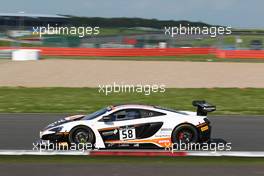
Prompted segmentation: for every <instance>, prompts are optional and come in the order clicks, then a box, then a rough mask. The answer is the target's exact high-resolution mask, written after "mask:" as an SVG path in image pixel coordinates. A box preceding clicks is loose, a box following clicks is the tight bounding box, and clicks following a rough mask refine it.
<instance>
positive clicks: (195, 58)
mask: <svg viewBox="0 0 264 176" xmlns="http://www.w3.org/2000/svg"><path fill="white" fill-rule="evenodd" d="M41 59H87V60H131V61H188V62H250V63H263V62H264V59H255V58H252V59H222V58H221V59H220V58H217V57H216V56H214V55H212V54H208V55H189V56H151V57H144V56H137V57H97V56H42V57H41Z"/></svg>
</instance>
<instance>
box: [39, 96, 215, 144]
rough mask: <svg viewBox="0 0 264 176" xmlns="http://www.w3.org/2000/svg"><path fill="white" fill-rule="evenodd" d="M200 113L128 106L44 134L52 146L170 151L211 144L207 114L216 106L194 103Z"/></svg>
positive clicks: (63, 122) (60, 123)
mask: <svg viewBox="0 0 264 176" xmlns="http://www.w3.org/2000/svg"><path fill="white" fill-rule="evenodd" d="M193 105H194V106H196V107H197V111H196V112H189V111H177V110H172V109H166V108H162V107H158V106H149V105H137V104H126V105H116V106H109V107H107V108H103V109H100V110H99V111H96V112H94V113H92V114H89V115H75V116H70V117H66V118H63V119H61V120H59V121H56V122H54V123H52V124H50V125H48V126H47V127H46V128H44V129H43V130H42V131H41V132H40V139H41V141H45V142H50V143H61V142H63V143H67V144H72V143H74V144H80V143H90V144H92V145H93V146H94V147H95V148H120V147H130V148H131V147H137V148H139V147H140V148H143V147H151V146H156V147H161V148H165V147H170V146H171V145H172V144H173V143H179V142H180V141H181V142H184V143H199V142H200V143H201V142H208V141H209V140H210V132H211V127H210V122H209V120H208V119H207V113H208V112H212V111H214V110H215V106H213V105H210V104H208V103H207V102H205V101H193Z"/></svg>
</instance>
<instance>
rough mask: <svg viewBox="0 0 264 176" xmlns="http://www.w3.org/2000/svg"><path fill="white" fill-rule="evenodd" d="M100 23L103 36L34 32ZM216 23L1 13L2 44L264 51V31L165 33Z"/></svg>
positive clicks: (14, 45) (7, 45)
mask: <svg viewBox="0 0 264 176" xmlns="http://www.w3.org/2000/svg"><path fill="white" fill-rule="evenodd" d="M48 24H49V25H50V26H59V27H61V26H62V27H63V26H68V27H71V26H76V27H78V26H92V27H95V26H99V27H100V34H99V35H96V36H95V35H92V36H89V35H86V36H84V37H79V36H78V35H56V34H54V35H44V36H42V37H41V38H40V37H39V35H33V27H36V26H47V25H48ZM180 24H181V25H186V26H187V25H190V26H197V27H203V26H208V27H210V26H213V25H217V24H206V23H202V22H191V21H173V20H167V21H166V20H157V19H144V18H121V17H118V18H102V17H78V16H68V15H46V14H27V13H24V12H19V13H0V46H2V47H10V46H12V47H16V46H24V47H45V46H48V47H75V48H78V47H82V48H179V47H185V48H186V47H214V48H220V49H226V50H234V49H240V50H241V49H242V50H243V49H250V50H262V49H263V39H264V30H262V29H235V28H233V29H232V34H231V35H218V36H217V37H215V38H211V37H210V36H209V35H178V36H174V37H171V36H169V35H164V26H179V25H180Z"/></svg>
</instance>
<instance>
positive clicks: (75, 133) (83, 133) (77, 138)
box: [69, 126, 95, 145]
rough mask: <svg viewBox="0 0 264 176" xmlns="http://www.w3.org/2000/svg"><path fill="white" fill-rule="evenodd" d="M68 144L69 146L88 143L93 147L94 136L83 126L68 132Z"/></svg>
mask: <svg viewBox="0 0 264 176" xmlns="http://www.w3.org/2000/svg"><path fill="white" fill-rule="evenodd" d="M69 143H70V144H71V143H75V144H80V143H83V144H85V143H90V144H92V145H93V144H94V143H95V136H94V133H93V131H92V130H91V129H90V128H88V127H85V126H79V127H75V128H73V129H72V130H71V131H70V134H69Z"/></svg>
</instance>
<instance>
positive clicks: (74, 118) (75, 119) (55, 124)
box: [44, 115, 85, 130]
mask: <svg viewBox="0 0 264 176" xmlns="http://www.w3.org/2000/svg"><path fill="white" fill-rule="evenodd" d="M83 117H85V115H73V116H68V117H64V118H62V119H60V120H58V121H56V122H53V123H51V124H49V125H48V126H46V127H45V128H44V130H46V129H49V128H53V127H56V126H59V125H62V124H64V123H67V122H71V121H77V120H81V119H82V118H83Z"/></svg>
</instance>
